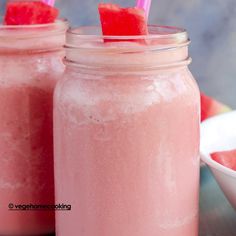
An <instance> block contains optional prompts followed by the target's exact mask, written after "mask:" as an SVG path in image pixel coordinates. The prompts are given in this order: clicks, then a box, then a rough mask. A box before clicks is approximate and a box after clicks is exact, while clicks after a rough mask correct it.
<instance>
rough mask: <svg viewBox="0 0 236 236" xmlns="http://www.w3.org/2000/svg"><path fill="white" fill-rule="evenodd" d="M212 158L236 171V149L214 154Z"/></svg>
mask: <svg viewBox="0 0 236 236" xmlns="http://www.w3.org/2000/svg"><path fill="white" fill-rule="evenodd" d="M211 158H212V159H213V160H214V161H216V162H218V163H219V164H221V165H223V166H225V167H227V168H230V169H232V170H235V171H236V149H235V150H230V151H224V152H215V153H212V154H211Z"/></svg>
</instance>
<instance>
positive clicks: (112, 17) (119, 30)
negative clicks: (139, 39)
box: [98, 3, 148, 36]
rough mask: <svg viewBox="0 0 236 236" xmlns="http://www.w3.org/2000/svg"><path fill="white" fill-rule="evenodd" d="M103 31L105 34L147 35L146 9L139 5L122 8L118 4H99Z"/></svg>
mask: <svg viewBox="0 0 236 236" xmlns="http://www.w3.org/2000/svg"><path fill="white" fill-rule="evenodd" d="M98 10H99V14H100V20H101V26H102V32H103V35H105V36H137V35H147V34H148V26H147V18H146V15H145V11H144V10H143V9H141V8H137V7H129V8H122V7H120V6H119V5H116V4H105V3H101V4H99V6H98Z"/></svg>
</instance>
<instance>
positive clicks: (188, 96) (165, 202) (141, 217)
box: [54, 5, 200, 236]
mask: <svg viewBox="0 0 236 236" xmlns="http://www.w3.org/2000/svg"><path fill="white" fill-rule="evenodd" d="M102 7H103V13H102V14H103V15H102V16H101V19H105V15H106V10H107V11H108V13H107V14H109V15H110V17H112V13H111V12H113V13H114V14H119V12H120V11H119V8H117V6H114V7H113V5H112V6H111V5H108V6H107V7H108V8H107V9H104V5H103V6H102ZM110 8H112V9H110ZM114 9H115V12H114ZM110 10H111V11H110ZM121 11H122V12H123V13H124V15H126V13H127V12H126V9H122V10H121ZM127 11H128V13H127V14H130V11H131V12H132V13H131V14H132V15H133V17H137V18H136V19H135V22H136V23H137V22H140V25H132V24H131V23H130V24H129V21H128V20H127V26H129V27H131V26H132V27H133V28H135V27H136V26H137V28H138V29H137V28H135V29H132V32H135V31H136V30H137V31H140V28H145V27H146V29H147V30H148V31H149V34H150V35H146V33H145V34H143V35H141V36H132V35H128V36H124V35H122V36H119V35H118V36H110V34H109V32H110V31H109V30H110V29H109V24H106V23H105V22H103V23H104V24H102V25H103V32H104V26H105V27H108V28H107V29H105V30H107V31H106V32H108V33H107V36H101V35H99V32H100V30H101V29H100V28H96V27H84V28H83V27H82V28H77V29H74V30H71V31H69V32H68V34H67V47H66V48H67V51H66V65H67V69H66V73H65V75H64V79H62V80H60V81H59V83H58V84H57V86H56V90H55V95H54V137H55V177H56V178H55V181H56V182H55V190H56V195H55V196H56V202H61V201H62V202H63V201H67V202H70V203H71V204H72V211H71V212H70V213H69V214H65V213H63V212H59V211H58V212H56V234H57V236H67V235H79V236H94V235H96V236H111V235H112V236H183V235H186V236H197V235H198V190H199V118H200V114H199V113H200V96H199V90H198V87H197V85H196V83H195V81H194V79H193V77H192V75H191V73H190V72H189V70H188V67H187V65H188V64H189V62H190V60H189V57H188V44H189V41H188V36H187V33H186V32H185V31H184V30H182V29H179V28H173V27H157V26H152V27H149V28H147V26H144V25H141V24H143V23H142V22H143V21H142V20H140V21H139V20H137V19H143V18H142V17H141V18H140V12H142V11H140V9H138V10H137V15H136V9H135V8H133V9H129V10H127ZM117 12H118V13H117ZM142 14H143V13H142ZM119 17H120V16H117V15H114V17H113V18H114V19H115V18H117V19H118V18H119ZM129 17H130V16H129ZM111 23H112V24H113V23H114V21H112V22H111ZM116 23H117V27H118V24H119V21H117V22H116ZM137 24H138V23H137ZM111 30H113V29H111ZM145 32H147V31H146V30H145ZM127 34H128V33H127ZM94 35H97V36H94ZM104 42H105V43H104ZM143 42H145V43H143ZM72 62H73V63H72Z"/></svg>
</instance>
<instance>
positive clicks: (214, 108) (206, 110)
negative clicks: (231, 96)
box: [201, 93, 231, 121]
mask: <svg viewBox="0 0 236 236" xmlns="http://www.w3.org/2000/svg"><path fill="white" fill-rule="evenodd" d="M201 107H202V108H201V121H204V120H206V119H208V118H210V117H212V116H215V115H218V114H221V113H225V112H228V111H231V109H230V108H229V107H228V106H226V105H224V104H222V103H220V102H218V101H216V100H214V99H213V98H211V97H208V96H206V95H205V94H203V93H201Z"/></svg>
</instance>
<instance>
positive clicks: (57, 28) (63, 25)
mask: <svg viewBox="0 0 236 236" xmlns="http://www.w3.org/2000/svg"><path fill="white" fill-rule="evenodd" d="M68 27H69V22H68V21H67V19H65V18H61V19H58V20H56V21H55V22H53V23H48V24H34V25H3V24H2V25H0V39H1V38H7V37H16V38H22V37H24V38H27V37H31V36H32V37H35V36H37V35H38V37H42V36H46V35H51V34H54V33H61V32H64V33H65V32H66V30H67V29H68ZM37 32H39V33H37Z"/></svg>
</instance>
